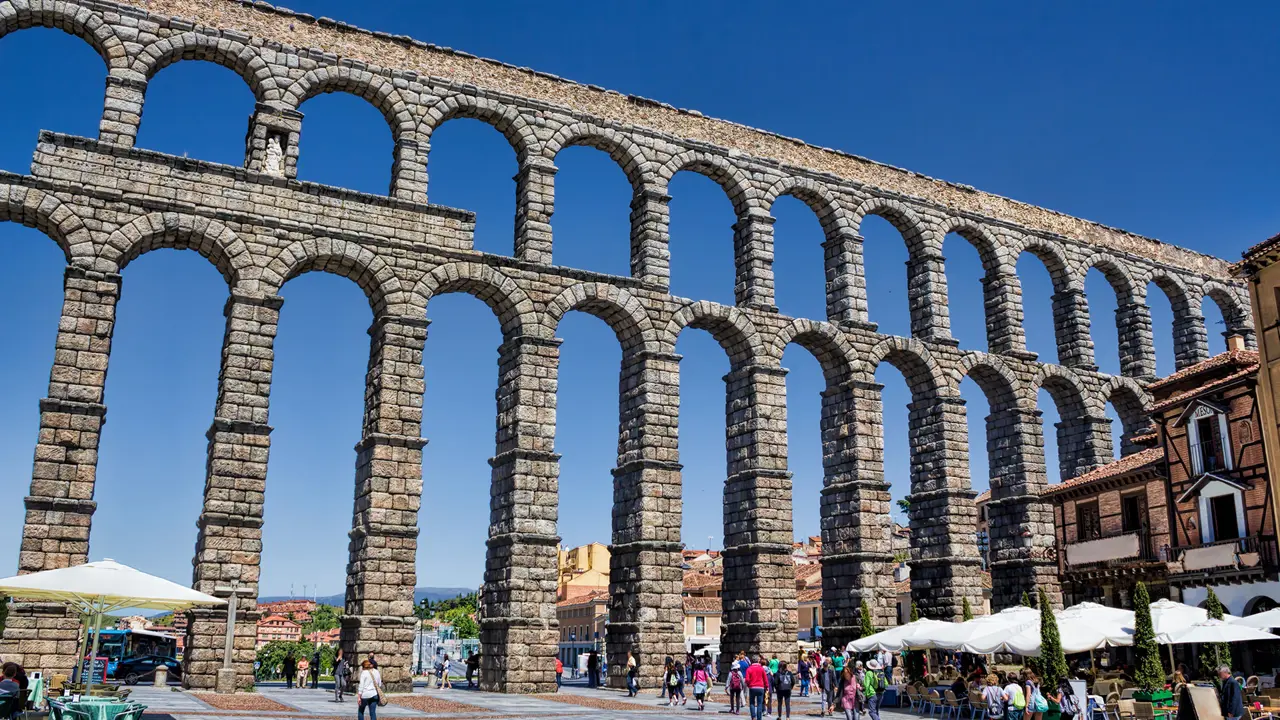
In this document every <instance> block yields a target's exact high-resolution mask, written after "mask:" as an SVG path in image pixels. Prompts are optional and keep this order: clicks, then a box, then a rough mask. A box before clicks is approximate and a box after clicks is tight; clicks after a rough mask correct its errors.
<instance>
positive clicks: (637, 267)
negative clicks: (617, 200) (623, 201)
mask: <svg viewBox="0 0 1280 720" xmlns="http://www.w3.org/2000/svg"><path fill="white" fill-rule="evenodd" d="M670 202H671V196H670V195H668V194H666V193H664V192H662V191H660V190H657V189H655V188H651V187H643V188H640V189H639V190H637V191H636V193H635V194H634V195H633V196H632V197H631V276H632V277H634V278H636V279H638V280H640V281H642V282H645V283H649V284H652V285H654V286H655V287H656V288H657V289H659V290H661V291H662V292H667V290H668V289H669V288H670V287H671V249H670V241H671V239H670V236H669V235H668V227H669V226H670V221H671V210H670V208H669V207H668V204H669V203H670Z"/></svg>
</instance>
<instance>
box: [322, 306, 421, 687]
mask: <svg viewBox="0 0 1280 720" xmlns="http://www.w3.org/2000/svg"><path fill="white" fill-rule="evenodd" d="M369 336H370V338H371V349H370V353H369V372H368V374H367V376H366V377H365V408H364V431H363V436H362V438H361V440H360V442H359V444H357V445H356V487H355V509H354V512H353V519H352V528H351V532H350V538H351V541H350V543H349V545H348V551H349V556H350V557H349V560H348V562H347V594H346V610H345V613H344V615H343V617H342V640H341V642H342V648H343V651H344V652H345V653H346V656H347V657H349V658H363V657H365V656H367V655H369V654H370V653H373V654H374V655H376V656H377V657H378V668H379V670H380V671H381V672H382V681H383V683H385V684H386V686H387V689H388V690H390V691H392V692H408V691H409V690H410V688H411V684H412V681H413V675H412V670H411V663H412V660H413V633H414V628H415V626H416V624H417V620H416V619H415V618H414V615H413V588H414V586H415V584H416V582H417V571H416V569H415V565H414V563H415V561H416V559H417V552H418V506H419V504H420V503H421V502H422V447H423V446H424V445H426V441H425V440H423V439H422V391H423V380H422V375H423V368H422V347H423V345H424V343H425V342H426V339H427V320H426V318H424V317H419V316H390V315H383V316H380V317H377V318H375V319H374V321H373V325H372V327H370V328H369Z"/></svg>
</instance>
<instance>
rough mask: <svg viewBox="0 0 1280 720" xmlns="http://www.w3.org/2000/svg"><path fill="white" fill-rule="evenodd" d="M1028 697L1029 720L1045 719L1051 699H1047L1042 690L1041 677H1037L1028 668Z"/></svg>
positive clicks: (1027, 715) (1027, 714) (1027, 713)
mask: <svg viewBox="0 0 1280 720" xmlns="http://www.w3.org/2000/svg"><path fill="white" fill-rule="evenodd" d="M1026 698H1027V712H1026V718H1027V720H1044V714H1045V712H1046V711H1048V709H1049V701H1048V700H1046V699H1045V697H1044V693H1042V692H1040V678H1038V677H1036V674H1035V672H1034V671H1032V670H1027V675H1026Z"/></svg>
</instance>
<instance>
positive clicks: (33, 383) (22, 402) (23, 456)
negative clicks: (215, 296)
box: [0, 42, 67, 573]
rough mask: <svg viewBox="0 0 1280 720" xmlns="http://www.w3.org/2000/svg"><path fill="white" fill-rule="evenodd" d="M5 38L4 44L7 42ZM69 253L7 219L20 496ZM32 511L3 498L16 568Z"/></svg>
mask: <svg viewBox="0 0 1280 720" xmlns="http://www.w3.org/2000/svg"><path fill="white" fill-rule="evenodd" d="M3 47H4V43H3V42H0V48H3ZM66 264H67V262H66V257H65V256H64V255H63V253H62V250H61V249H60V248H59V247H58V244H57V243H56V242H54V241H53V240H51V239H49V238H48V237H47V236H45V235H44V234H43V233H41V232H40V231H38V230H35V229H33V228H27V227H23V226H21V225H18V224H16V223H10V222H0V267H5V268H10V269H11V270H10V272H7V273H5V275H4V282H2V283H0V302H2V303H4V307H5V308H7V309H6V310H5V312H4V313H0V336H2V337H4V338H5V341H6V342H5V351H4V352H3V353H0V397H3V398H5V402H3V403H0V485H3V486H4V487H6V488H9V491H10V497H12V498H17V497H20V495H18V493H24V494H25V493H26V490H27V488H28V487H29V486H30V485H31V469H32V464H31V457H32V452H31V449H32V447H34V445H35V442H36V433H37V430H38V428H39V427H40V405H39V403H40V400H41V398H44V397H45V396H46V395H47V394H48V389H49V368H50V367H52V365H53V357H54V343H55V340H56V338H57V335H58V321H59V319H60V318H61V316H62V273H63V269H64V268H65V267H66ZM25 516H26V510H25V508H23V505H22V503H21V502H6V503H3V504H0V548H4V549H5V552H6V553H7V554H3V553H0V558H3V560H0V562H3V563H4V564H3V565H2V566H0V567H3V568H4V570H3V571H0V572H9V573H13V572H16V571H17V566H16V564H15V563H16V562H17V559H18V552H17V551H18V548H19V546H20V545H21V541H22V526H23V521H24V519H25Z"/></svg>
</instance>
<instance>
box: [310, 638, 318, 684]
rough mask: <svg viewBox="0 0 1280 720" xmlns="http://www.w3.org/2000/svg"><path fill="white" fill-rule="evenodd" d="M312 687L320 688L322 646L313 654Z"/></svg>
mask: <svg viewBox="0 0 1280 720" xmlns="http://www.w3.org/2000/svg"><path fill="white" fill-rule="evenodd" d="M311 689H312V690H319V689H320V648H319V647H317V648H316V651H315V653H314V654H312V656H311Z"/></svg>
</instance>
